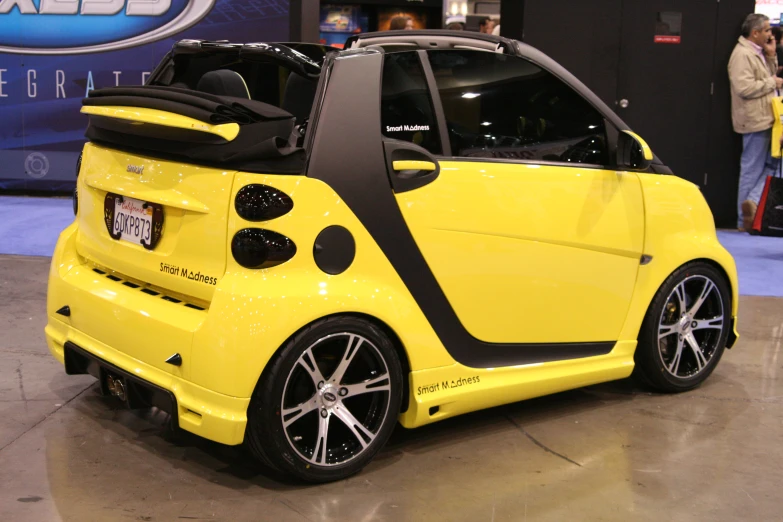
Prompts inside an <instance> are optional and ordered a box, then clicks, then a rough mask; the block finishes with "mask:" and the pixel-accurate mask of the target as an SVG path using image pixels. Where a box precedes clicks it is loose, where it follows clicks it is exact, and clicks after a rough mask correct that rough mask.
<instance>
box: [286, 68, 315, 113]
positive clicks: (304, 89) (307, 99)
mask: <svg viewBox="0 0 783 522" xmlns="http://www.w3.org/2000/svg"><path fill="white" fill-rule="evenodd" d="M317 88H318V84H317V82H315V81H313V80H309V79H307V78H304V77H303V76H299V75H298V74H295V73H291V74H289V75H288V79H287V80H286V82H285V91H284V93H283V106H282V107H281V109H283V110H284V111H286V112H290V113H291V114H292V115H293V116H294V117H295V118H296V125H301V124H302V123H303V122H304V121H305V120H306V119H307V118H309V117H310V111H311V110H312V108H313V103H314V101H315V91H316V89H317Z"/></svg>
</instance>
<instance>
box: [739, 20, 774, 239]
mask: <svg viewBox="0 0 783 522" xmlns="http://www.w3.org/2000/svg"><path fill="white" fill-rule="evenodd" d="M770 41H771V42H770ZM776 72H777V57H776V54H775V40H774V38H772V35H771V28H770V25H769V18H767V17H766V16H764V15H761V14H751V15H748V17H747V18H746V19H745V22H744V23H743V24H742V36H740V38H739V42H738V43H737V45H736V47H734V52H733V53H731V58H730V59H729V80H730V81H731V117H732V121H733V123H734V130H735V131H736V132H738V133H740V134H742V160H741V164H740V180H739V194H738V202H737V207H738V208H737V210H738V211H739V216H740V217H739V219H738V222H739V223H738V226H739V228H740V229H743V230H746V231H749V230H750V228H751V226H752V224H753V218H754V216H755V215H756V207H757V205H758V202H759V199H760V198H761V193H762V191H763V190H764V183H765V181H766V179H767V175H768V174H772V173H774V172H775V170H776V169H777V167H778V162H777V161H776V160H774V159H773V158H772V156H771V153H770V145H771V140H772V123H773V121H774V116H773V113H772V100H773V98H774V97H775V96H780V92H779V91H780V89H781V87H783V78H778V77H777V76H775V73H776Z"/></svg>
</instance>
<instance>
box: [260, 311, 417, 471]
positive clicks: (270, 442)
mask: <svg viewBox="0 0 783 522" xmlns="http://www.w3.org/2000/svg"><path fill="white" fill-rule="evenodd" d="M402 382H403V379H402V370H401V366H400V361H399V358H398V357H397V353H396V351H395V349H394V346H393V344H392V342H391V341H390V340H389V338H388V337H387V336H386V335H385V334H384V332H383V331H382V330H381V329H380V328H378V327H377V326H376V325H374V324H372V323H370V322H368V321H365V320H363V319H359V318H355V317H336V318H330V319H326V320H323V321H320V322H318V323H315V324H314V325H312V326H310V327H308V328H307V329H305V330H304V331H302V332H300V333H299V334H298V335H296V336H295V337H294V338H293V339H292V340H290V341H289V342H288V343H287V345H286V346H285V347H284V348H283V349H282V350H281V352H280V353H279V354H278V355H277V356H276V357H275V358H274V359H273V360H272V361H270V366H269V367H268V369H267V371H265V372H264V376H263V379H262V381H261V382H260V383H259V386H258V387H257V389H256V391H255V392H254V395H253V398H252V399H251V403H250V408H249V413H248V427H247V437H246V438H247V441H248V444H249V446H250V448H251V449H252V451H253V452H254V453H255V454H256V455H257V456H258V457H259V458H260V459H261V460H263V461H265V462H266V463H268V464H271V465H272V466H274V467H275V468H277V469H279V470H281V471H283V472H286V473H289V474H292V475H294V476H297V477H299V478H301V479H304V480H306V481H310V482H326V481H332V480H339V479H343V478H346V477H348V476H350V475H352V474H354V473H356V472H358V471H360V470H361V469H362V468H363V467H364V466H366V465H367V464H368V463H369V462H370V460H372V458H373V457H374V456H375V454H376V453H377V452H378V451H379V450H380V449H381V448H382V447H383V445H384V444H385V443H386V441H387V440H388V438H389V436H390V435H391V432H392V430H393V429H394V426H395V424H396V422H397V415H398V413H399V411H400V403H401V400H402Z"/></svg>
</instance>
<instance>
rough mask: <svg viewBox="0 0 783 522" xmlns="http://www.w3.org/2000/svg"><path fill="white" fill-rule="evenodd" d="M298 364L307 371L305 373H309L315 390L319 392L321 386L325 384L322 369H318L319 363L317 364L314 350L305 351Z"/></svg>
mask: <svg viewBox="0 0 783 522" xmlns="http://www.w3.org/2000/svg"><path fill="white" fill-rule="evenodd" d="M297 362H298V363H299V365H300V366H301V367H302V368H304V369H305V371H307V373H308V374H309V375H310V379H312V381H313V385H314V386H315V389H316V390H318V389H319V388H320V386H319V384H321V385H322V383H323V382H324V376H323V375H322V374H321V369H320V368H318V363H316V362H315V357H313V350H312V348H308V349H307V350H305V351H304V353H302V355H301V357H299V360H298V361H297Z"/></svg>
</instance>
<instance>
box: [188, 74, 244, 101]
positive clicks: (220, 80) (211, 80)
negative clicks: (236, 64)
mask: <svg viewBox="0 0 783 522" xmlns="http://www.w3.org/2000/svg"><path fill="white" fill-rule="evenodd" d="M196 90H197V91H201V92H206V93H208V94H214V95H215V96H231V97H233V98H244V99H246V100H249V99H250V91H249V90H248V88H247V84H246V83H245V79H244V78H242V75H241V74H239V73H238V72H235V71H231V70H229V69H219V70H217V71H210V72H208V73H206V74H204V76H202V77H201V79H200V80H199V81H198V84H197V85H196Z"/></svg>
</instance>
